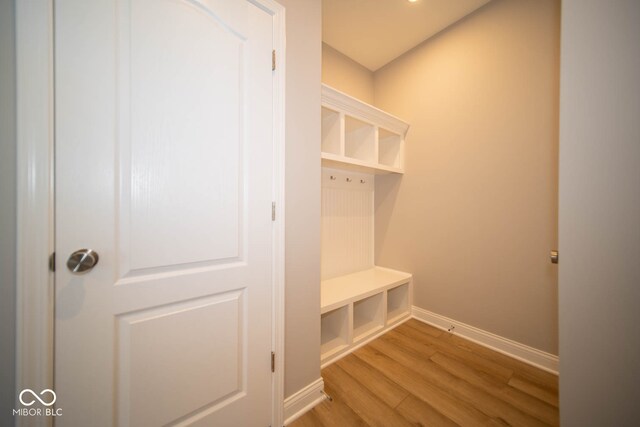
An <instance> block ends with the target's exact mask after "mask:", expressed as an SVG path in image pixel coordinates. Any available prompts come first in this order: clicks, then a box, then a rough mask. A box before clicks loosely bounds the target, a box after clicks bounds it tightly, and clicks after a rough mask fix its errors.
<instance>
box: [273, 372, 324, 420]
mask: <svg viewBox="0 0 640 427" xmlns="http://www.w3.org/2000/svg"><path fill="white" fill-rule="evenodd" d="M323 389H324V380H323V379H322V377H320V378H318V379H317V380H315V381H314V382H312V383H311V384H309V385H308V386H306V387H304V388H303V389H301V390H299V391H298V392H296V393H295V394H292V395H291V396H289V397H287V398H286V399H285V401H284V418H285V421H284V425H285V426H286V425H289V424H291V423H292V422H294V421H295V420H297V419H298V418H300V417H301V416H302V415H304V414H305V413H306V412H307V411H310V410H311V409H313V407H314V406H316V405H317V404H318V403H320V402H322V401H323V400H324V399H326V395H325V394H324V393H323ZM277 425H280V424H277Z"/></svg>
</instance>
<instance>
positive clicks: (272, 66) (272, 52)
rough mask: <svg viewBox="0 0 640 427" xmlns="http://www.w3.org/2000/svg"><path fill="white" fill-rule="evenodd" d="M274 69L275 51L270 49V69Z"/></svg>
mask: <svg viewBox="0 0 640 427" xmlns="http://www.w3.org/2000/svg"><path fill="white" fill-rule="evenodd" d="M275 69H276V51H275V50H272V51H271V71H274V70H275Z"/></svg>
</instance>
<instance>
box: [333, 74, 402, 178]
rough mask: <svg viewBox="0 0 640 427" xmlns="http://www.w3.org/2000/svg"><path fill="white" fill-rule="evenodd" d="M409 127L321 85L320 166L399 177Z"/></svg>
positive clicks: (370, 106)
mask: <svg viewBox="0 0 640 427" xmlns="http://www.w3.org/2000/svg"><path fill="white" fill-rule="evenodd" d="M408 129H409V125H408V124H407V123H405V122H403V121H402V120H400V119H398V118H397V117H394V116H392V115H390V114H388V113H386V112H384V111H382V110H380V109H378V108H376V107H374V106H372V105H369V104H366V103H364V102H362V101H360V100H358V99H356V98H353V97H351V96H349V95H347V94H344V93H342V92H340V91H338V90H336V89H334V88H332V87H330V86H327V85H322V155H321V157H322V164H323V166H329V167H339V168H344V169H352V170H357V171H361V172H368V173H376V174H380V173H403V172H404V138H405V135H406V133H407V130H408Z"/></svg>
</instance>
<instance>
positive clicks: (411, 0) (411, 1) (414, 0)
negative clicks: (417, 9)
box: [409, 0, 418, 3]
mask: <svg viewBox="0 0 640 427" xmlns="http://www.w3.org/2000/svg"><path fill="white" fill-rule="evenodd" d="M417 1H418V0H409V3H415V2H417Z"/></svg>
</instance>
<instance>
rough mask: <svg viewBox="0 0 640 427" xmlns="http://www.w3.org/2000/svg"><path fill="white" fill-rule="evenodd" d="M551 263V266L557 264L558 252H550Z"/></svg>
mask: <svg viewBox="0 0 640 427" xmlns="http://www.w3.org/2000/svg"><path fill="white" fill-rule="evenodd" d="M551 263H552V264H557V263H558V251H556V250H553V251H551Z"/></svg>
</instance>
